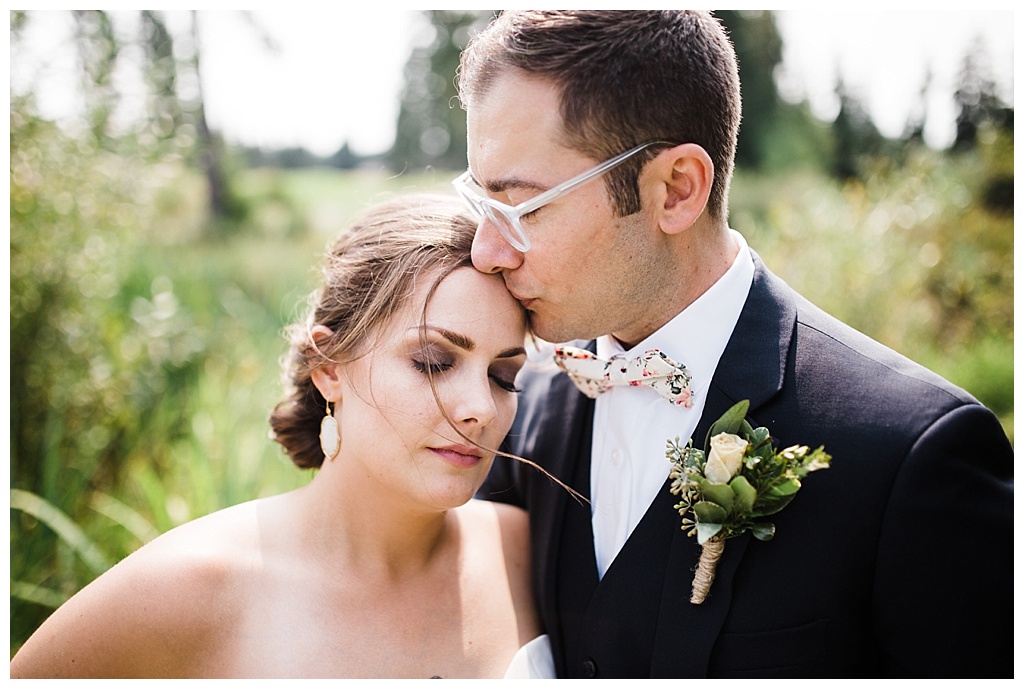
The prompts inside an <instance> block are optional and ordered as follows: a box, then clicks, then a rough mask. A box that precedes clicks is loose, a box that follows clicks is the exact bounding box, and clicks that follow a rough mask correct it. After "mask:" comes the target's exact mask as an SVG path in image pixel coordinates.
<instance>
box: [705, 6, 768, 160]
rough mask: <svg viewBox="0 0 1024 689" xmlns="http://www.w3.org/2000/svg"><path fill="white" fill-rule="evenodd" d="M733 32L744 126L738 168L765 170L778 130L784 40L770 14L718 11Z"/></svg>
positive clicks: (737, 152) (726, 25)
mask: <svg viewBox="0 0 1024 689" xmlns="http://www.w3.org/2000/svg"><path fill="white" fill-rule="evenodd" d="M715 16H716V17H718V18H719V19H721V21H722V24H723V25H724V26H725V28H726V30H727V31H728V32H729V36H730V37H731V38H732V42H733V45H734V46H735V48H736V58H737V60H738V62H739V69H740V84H741V92H742V97H743V124H742V125H741V126H740V134H739V140H738V141H737V145H736V164H737V165H738V166H744V167H748V168H752V169H758V168H761V167H762V166H763V165H764V163H765V161H766V159H767V158H768V157H769V149H770V148H771V147H772V146H773V144H774V137H773V132H775V131H776V129H777V127H778V118H779V115H780V113H779V106H780V102H781V101H780V99H779V92H778V89H777V87H776V84H775V70H776V68H777V67H778V66H779V64H780V63H781V62H782V36H781V35H780V34H779V29H778V26H777V25H776V22H775V14H774V13H773V12H771V11H769V10H716V11H715Z"/></svg>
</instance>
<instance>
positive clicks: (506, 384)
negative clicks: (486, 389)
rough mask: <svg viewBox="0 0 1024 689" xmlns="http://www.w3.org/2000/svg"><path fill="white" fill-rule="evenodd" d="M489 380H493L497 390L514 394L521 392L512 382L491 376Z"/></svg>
mask: <svg viewBox="0 0 1024 689" xmlns="http://www.w3.org/2000/svg"><path fill="white" fill-rule="evenodd" d="M491 380H493V381H494V382H495V383H496V384H497V386H498V387H499V388H501V389H502V390H505V391H507V392H514V393H516V394H519V393H520V392H522V390H521V389H519V388H517V387H516V383H515V381H514V380H506V379H504V378H501V377H499V376H494V375H492V376H491Z"/></svg>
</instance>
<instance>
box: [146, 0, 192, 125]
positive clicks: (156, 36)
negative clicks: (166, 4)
mask: <svg viewBox="0 0 1024 689" xmlns="http://www.w3.org/2000/svg"><path fill="white" fill-rule="evenodd" d="M139 18H140V20H141V23H140V42H141V44H142V48H143V51H144V54H145V56H146V60H145V62H144V64H143V66H142V69H143V76H144V78H145V79H146V83H147V84H148V85H149V90H150V96H149V98H148V99H147V113H148V115H149V118H150V131H151V133H152V134H154V136H155V137H156V138H157V139H158V140H161V141H165V140H167V139H168V138H170V137H173V136H174V135H175V133H176V132H177V131H178V128H179V127H180V126H181V125H182V122H183V120H184V118H183V113H182V108H181V102H180V101H179V99H178V63H177V60H176V59H175V57H174V38H173V36H172V35H171V32H170V31H168V29H167V24H166V22H165V21H164V18H163V17H162V16H161V15H160V14H159V13H158V12H154V11H152V10H143V11H142V12H141V14H140V15H139Z"/></svg>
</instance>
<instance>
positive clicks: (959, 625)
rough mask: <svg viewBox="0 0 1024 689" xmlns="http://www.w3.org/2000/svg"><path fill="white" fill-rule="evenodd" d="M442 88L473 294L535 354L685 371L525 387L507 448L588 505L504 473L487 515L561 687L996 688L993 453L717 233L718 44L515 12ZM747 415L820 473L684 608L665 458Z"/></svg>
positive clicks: (1008, 466) (999, 611)
mask: <svg viewBox="0 0 1024 689" xmlns="http://www.w3.org/2000/svg"><path fill="white" fill-rule="evenodd" d="M459 86H460V97H461V100H462V103H463V106H464V107H465V108H466V110H467V112H468V126H469V134H468V137H469V172H467V174H466V175H463V176H462V177H460V178H459V179H458V180H456V183H455V184H456V187H457V188H458V190H459V192H460V194H461V195H462V196H463V198H464V199H466V201H467V202H468V203H469V205H470V206H471V207H472V208H473V209H474V210H475V211H476V212H477V214H478V216H479V217H480V219H481V221H480V226H479V229H478V231H477V236H476V240H475V242H474V245H473V261H474V264H475V265H476V267H477V268H478V269H480V270H482V271H484V272H500V273H501V274H502V275H503V276H504V278H505V282H506V284H507V286H508V288H509V290H510V291H511V292H512V293H513V295H515V296H516V297H517V298H518V299H519V300H520V301H521V302H522V304H523V305H524V306H525V307H526V308H527V309H529V312H530V317H531V323H532V326H533V328H534V330H535V332H536V333H537V335H538V336H540V337H541V338H543V339H544V340H547V341H550V342H563V341H568V340H577V339H583V340H586V339H596V341H595V342H592V343H591V344H590V345H589V349H590V350H591V351H593V352H594V353H596V355H597V356H598V357H600V358H601V359H608V358H610V357H612V356H614V355H616V354H620V353H621V354H624V355H625V356H626V357H627V359H626V360H627V361H628V358H629V357H632V356H634V355H639V354H643V353H644V352H647V351H648V350H651V349H657V350H658V351H659V353H655V354H653V355H652V354H648V356H647V359H648V361H647V362H646V363H644V362H641V363H635V364H629V365H627V366H624V367H623V368H628V369H630V370H640V369H642V368H643V367H644V366H648V365H651V359H652V357H653V358H654V359H657V360H658V362H659V365H660V362H664V361H666V359H665V357H667V361H669V363H672V362H677V363H680V364H684V365H685V370H683V371H681V372H680V374H679V376H678V378H677V379H676V382H677V383H678V385H676V387H677V388H678V390H677V391H676V392H677V393H678V394H676V393H673V394H671V395H665V394H661V391H659V390H657V389H655V388H652V387H647V386H639V387H633V386H624V387H612V388H611V389H609V390H607V391H605V392H603V393H598V390H599V389H601V386H599V385H598V384H593V383H592V384H589V385H588V384H586V382H585V381H584V380H583V379H581V378H580V377H579V376H578V375H577V376H576V377H575V379H576V380H579V381H580V382H581V383H582V386H583V388H585V389H586V391H587V393H588V394H584V392H581V391H580V390H579V389H577V387H576V385H575V384H574V380H573V379H570V377H568V376H566V375H564V374H563V373H561V372H560V371H559V370H558V369H556V368H554V367H553V366H548V367H540V368H538V369H537V370H535V371H532V372H530V373H528V374H527V375H526V376H525V391H524V393H523V395H522V398H521V402H520V412H519V417H518V419H517V422H516V426H515V427H514V428H513V430H512V432H511V433H510V435H509V438H508V443H509V446H508V449H509V450H510V451H511V452H513V453H515V454H517V455H519V456H522V457H526V458H529V459H533V460H535V461H537V462H538V463H539V464H541V465H542V466H544V467H545V468H546V469H548V470H549V471H550V472H551V473H552V474H553V475H555V476H556V477H557V478H559V479H560V480H561V481H564V482H565V483H566V484H568V485H571V486H573V487H574V488H575V489H576V490H577V491H579V492H580V493H582V494H583V495H585V496H586V497H587V498H588V500H589V503H586V502H582V503H581V502H577V501H574V500H573V499H572V498H571V497H570V496H569V494H568V493H567V492H566V491H565V490H563V489H562V488H560V487H559V486H557V485H555V484H554V483H552V482H551V481H549V480H548V479H547V478H545V477H543V476H542V475H540V474H539V473H537V472H535V471H533V470H530V469H529V468H521V467H522V465H521V464H519V463H516V462H511V461H510V462H498V463H496V464H495V468H494V469H493V470H492V473H491V476H490V477H489V479H488V483H487V484H486V485H485V486H484V488H483V489H482V491H481V495H483V496H484V497H488V498H490V499H495V500H503V501H508V502H513V503H517V504H520V505H522V506H524V507H525V508H526V509H528V510H529V511H530V517H531V529H532V536H533V548H534V568H535V584H536V589H537V597H538V604H539V605H540V609H541V612H542V615H543V618H544V621H545V625H546V628H547V631H548V633H549V634H550V635H551V637H552V640H553V645H554V649H555V656H556V664H557V668H558V671H559V674H560V676H563V677H802V676H806V677H812V676H817V677H847V676H941V677H961V676H963V677H985V676H1002V677H1008V676H1011V675H1012V673H1013V657H1012V643H1013V613H1012V606H1013V586H1012V573H1013V562H1012V558H1013V545H1012V503H1013V478H1012V474H1013V467H1012V460H1013V453H1012V449H1011V446H1010V444H1009V442H1008V440H1007V438H1006V436H1005V434H1004V433H1003V431H1002V429H1001V428H1000V426H999V424H998V422H997V420H996V419H995V417H994V416H993V414H992V413H991V412H989V411H988V410H987V409H985V408H984V407H983V406H981V405H980V404H979V403H978V402H977V400H975V399H974V398H972V397H971V396H970V395H969V394H967V393H966V392H964V391H963V390H961V389H959V388H957V387H955V386H953V385H951V384H950V383H948V382H946V381H945V380H943V379H941V378H940V377H938V376H937V375H935V374H933V373H931V372H930V371H927V370H925V369H924V368H922V367H920V366H918V365H916V364H914V363H912V362H911V361H908V360H907V359H905V358H903V357H902V356H900V355H898V354H896V353H895V352H893V351H891V350H889V349H887V348H885V347H883V346H882V345H880V344H878V343H876V342H873V341H872V340H870V339H869V338H867V337H866V336H864V335H862V334H860V333H858V332H856V331H854V330H852V329H851V328H849V327H847V326H845V325H843V324H842V323H839V322H838V321H836V320H835V319H833V318H831V317H830V316H828V315H827V314H825V313H823V312H822V311H820V310H819V309H817V308H815V307H814V306H813V305H812V304H811V303H809V302H808V301H806V300H805V299H803V298H802V297H800V296H799V295H798V294H796V293H795V292H793V291H792V290H791V289H790V288H789V287H788V286H787V285H786V284H785V283H784V282H782V281H781V280H780V279H779V278H777V277H776V276H775V275H773V274H772V273H771V272H769V271H768V269H767V268H766V267H765V266H764V265H763V263H762V262H761V260H760V258H759V257H758V256H757V254H756V253H754V252H753V251H752V250H750V249H749V248H748V247H747V245H746V243H745V241H744V238H743V237H742V236H741V235H740V234H739V233H737V232H735V231H733V230H731V229H730V228H729V226H728V224H727V217H728V192H729V181H730V178H731V174H732V167H733V156H734V152H735V142H736V134H737V131H738V127H739V120H740V90H739V79H738V75H737V66H736V58H735V55H734V52H733V48H732V46H731V44H730V42H729V40H728V38H727V36H726V34H725V32H724V31H723V30H722V27H721V26H720V25H719V23H718V21H717V20H716V19H714V18H713V17H712V16H710V15H709V14H707V13H702V12H683V11H653V12H648V11H625V12H600V11H580V12H556V11H522V12H520V11H515V12H512V11H509V12H506V13H504V14H502V15H501V17H500V18H499V19H497V20H496V21H495V22H494V23H493V24H492V25H491V26H490V27H489V28H488V29H487V30H486V31H484V32H483V33H482V34H481V35H479V36H478V37H477V38H475V39H474V40H473V42H472V43H471V44H470V46H469V47H468V48H467V49H466V51H465V52H464V54H463V57H462V66H461V70H460V82H459ZM606 161H607V164H606V165H602V163H604V162H606ZM794 250H799V248H798V247H794ZM581 356H585V355H582V354H579V353H576V354H574V355H572V356H570V357H569V360H568V361H567V362H566V363H565V365H566V366H569V367H571V366H572V365H574V364H576V363H579V361H580V359H577V358H576V357H581ZM597 365H598V366H599V367H600V364H597ZM616 375H617V374H616ZM624 375H625V374H624ZM613 377H614V376H613ZM588 395H594V396H596V398H592V397H591V396H588ZM744 399H746V400H749V401H750V409H749V413H748V417H747V418H748V420H749V421H750V422H751V424H752V425H753V426H755V427H756V426H766V427H767V428H768V429H769V430H770V431H771V433H772V435H773V437H774V438H775V439H776V441H777V444H778V447H779V448H781V447H786V446H789V445H795V444H799V445H809V446H810V447H812V448H813V447H817V446H819V445H824V447H825V449H826V451H827V452H829V453H830V454H831V455H832V457H833V459H832V465H831V467H830V468H829V469H828V470H827V471H820V472H817V473H815V474H813V475H811V476H809V477H808V478H807V479H805V481H804V486H803V488H802V489H801V490H800V492H799V493H798V494H797V496H796V498H795V500H793V502H792V503H791V504H790V505H789V506H788V507H786V509H785V510H783V511H782V512H780V513H779V514H777V515H775V516H774V518H773V521H774V523H775V526H776V536H775V538H774V539H773V540H770V541H767V542H761V541H758V540H755V539H752V538H751V536H750V534H744V535H742V536H740V537H737V538H733V539H730V540H728V541H726V546H725V552H724V555H723V556H722V559H721V560H720V561H719V563H718V567H717V576H716V578H715V580H714V583H713V585H712V587H711V591H710V594H709V595H708V597H707V599H706V600H705V601H704V602H703V603H702V604H700V605H696V604H693V603H690V602H689V596H690V587H691V583H692V580H693V575H694V569H695V567H696V564H697V560H698V558H699V555H700V546H699V545H698V544H697V541H696V539H695V538H693V537H689V536H687V535H686V532H684V531H683V530H681V528H680V525H681V524H680V515H679V514H678V513H677V511H676V510H675V509H674V504H675V503H676V502H678V498H677V497H676V496H674V495H672V494H670V492H669V483H668V481H667V480H666V479H667V476H668V470H669V463H668V461H667V460H666V459H665V442H666V440H667V439H669V438H675V437H677V436H678V437H679V438H680V439H681V441H682V442H684V443H685V442H686V440H687V439H688V438H691V437H692V438H693V439H694V441H695V444H696V445H697V446H698V447H700V446H703V442H704V438H705V437H706V436H707V433H708V429H709V426H710V424H711V423H712V422H713V421H714V420H715V419H717V418H718V417H719V416H720V415H721V414H722V413H723V412H725V411H726V410H727V409H728V408H729V407H731V406H732V405H733V404H734V403H735V402H737V401H740V400H744Z"/></svg>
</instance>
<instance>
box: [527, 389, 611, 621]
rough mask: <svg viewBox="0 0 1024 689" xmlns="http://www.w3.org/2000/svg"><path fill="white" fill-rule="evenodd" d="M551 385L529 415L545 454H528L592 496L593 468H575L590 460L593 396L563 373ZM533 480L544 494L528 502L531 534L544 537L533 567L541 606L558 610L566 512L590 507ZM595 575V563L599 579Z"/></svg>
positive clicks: (549, 484)
mask: <svg viewBox="0 0 1024 689" xmlns="http://www.w3.org/2000/svg"><path fill="white" fill-rule="evenodd" d="M549 386H550V387H549V388H548V389H547V391H546V393H545V394H542V395H540V396H538V399H540V400H541V401H542V405H541V407H540V408H539V409H538V413H537V414H536V415H531V418H534V419H536V422H537V424H538V425H537V429H536V431H535V432H536V440H535V445H534V446H535V447H541V448H544V452H543V456H539V455H531V454H527V456H535V457H536V461H538V463H539V464H540V465H541V466H543V467H544V469H546V470H547V471H549V472H550V473H551V474H552V475H553V476H555V477H556V478H558V480H560V481H562V482H563V483H565V484H566V485H568V486H572V487H573V488H574V489H575V490H577V491H579V492H580V493H581V494H582V495H583V496H584V497H589V494H590V480H589V476H590V472H589V470H587V471H578V470H577V469H578V468H579V465H580V462H581V461H583V459H581V458H582V456H583V455H585V460H586V461H588V462H589V459H590V451H589V448H590V432H591V425H592V420H593V408H594V400H592V399H589V398H587V397H585V396H584V395H582V394H581V393H580V392H579V390H577V389H576V387H575V386H574V385H573V383H572V381H570V380H569V378H568V377H567V376H565V375H561V374H560V373H559V374H555V375H552V376H551V378H550V379H549ZM523 432H524V433H525V434H527V435H529V434H531V433H532V432H533V430H532V429H530V428H529V427H526V428H524V429H523ZM579 476H585V477H586V479H585V480H583V479H579V480H576V481H574V478H577V479H578V477H579ZM532 480H533V482H534V486H535V490H536V491H537V493H538V495H539V496H545V497H544V498H543V499H536V500H531V503H530V509H531V514H530V520H531V523H532V525H531V533H532V536H533V538H534V539H538V540H540V541H541V542H540V543H539V547H536V546H535V547H534V549H533V551H534V557H536V558H537V562H536V563H535V567H534V571H535V572H537V573H538V576H539V577H542V579H541V580H540V581H539V582H538V584H539V594H540V600H541V601H542V605H543V607H545V608H547V609H548V610H556V609H557V607H556V605H557V590H558V589H557V585H556V582H557V581H558V576H559V572H558V565H559V557H558V553H559V551H560V549H561V547H562V538H563V534H564V531H565V530H564V528H563V525H564V524H565V523H566V512H567V510H568V509H569V507H570V506H573V507H575V508H576V509H586V505H585V504H584V505H583V506H582V507H581V506H580V505H579V504H578V503H577V502H576V500H575V498H573V497H572V496H571V495H570V494H569V492H568V491H566V490H565V489H563V488H562V487H561V486H559V485H557V484H555V483H553V482H552V481H550V480H549V479H548V478H547V477H545V476H541V475H537V476H534V477H533V479H532ZM577 484H578V485H577ZM588 514H589V510H588ZM544 541H546V543H545V542H544ZM590 541H591V542H592V541H593V538H591V539H590ZM596 576H597V573H596V568H595V570H594V577H595V580H596Z"/></svg>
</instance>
